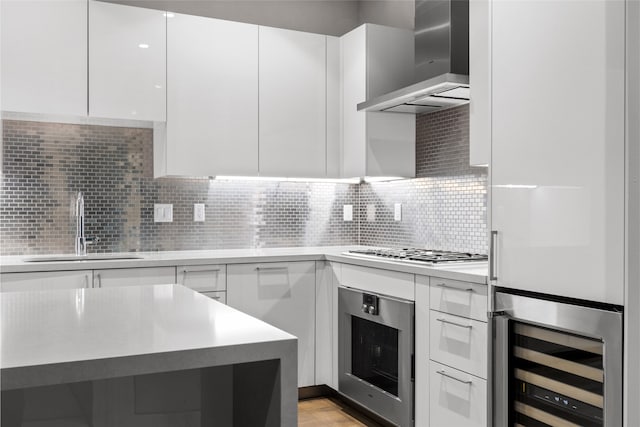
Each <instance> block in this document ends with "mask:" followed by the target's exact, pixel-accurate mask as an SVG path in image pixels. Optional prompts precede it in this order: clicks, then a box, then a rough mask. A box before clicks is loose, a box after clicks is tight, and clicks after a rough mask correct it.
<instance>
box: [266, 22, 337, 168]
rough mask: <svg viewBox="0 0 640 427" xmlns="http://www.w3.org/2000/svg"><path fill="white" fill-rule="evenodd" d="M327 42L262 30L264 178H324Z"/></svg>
mask: <svg viewBox="0 0 640 427" xmlns="http://www.w3.org/2000/svg"><path fill="white" fill-rule="evenodd" d="M326 52H327V49H326V37H325V36H323V35H319V34H311V33H303V32H299V31H291V30H282V29H278V28H269V27H260V73H259V74H260V78H259V82H260V83H259V93H260V96H259V106H260V175H262V176H289V177H325V176H326V175H327V168H326V159H327V152H326V135H327V129H326V123H327V103H326V95H327V92H326V88H327V81H326Z"/></svg>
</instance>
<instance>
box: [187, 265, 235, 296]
mask: <svg viewBox="0 0 640 427" xmlns="http://www.w3.org/2000/svg"><path fill="white" fill-rule="evenodd" d="M176 283H178V284H179V285H182V286H186V287H187V288H190V289H193V290H194V291H198V292H220V291H226V290H227V266H226V265H188V266H186V265H179V266H178V267H177V271H176Z"/></svg>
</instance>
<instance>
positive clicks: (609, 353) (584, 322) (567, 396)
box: [492, 292, 623, 427]
mask: <svg viewBox="0 0 640 427" xmlns="http://www.w3.org/2000/svg"><path fill="white" fill-rule="evenodd" d="M493 319H494V322H493V330H494V349H493V350H494V354H493V367H492V369H493V378H494V382H493V387H494V390H493V392H494V401H493V425H494V426H495V427H507V426H523V427H537V426H548V425H552V426H568V427H570V426H587V427H591V426H606V427H619V426H621V425H622V390H623V384H622V380H623V376H622V354H623V353H622V348H623V346H622V344H623V343H622V337H623V335H622V332H623V331H622V320H623V319H622V308H621V307H618V306H606V307H605V306H604V305H603V307H592V306H584V305H577V304H574V303H573V301H571V302H569V301H560V302H558V301H553V300H545V299H539V298H533V297H531V296H528V295H526V296H525V295H515V294H511V293H506V292H496V293H495V312H494V314H493Z"/></svg>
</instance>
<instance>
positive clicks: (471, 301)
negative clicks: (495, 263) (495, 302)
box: [430, 277, 487, 322]
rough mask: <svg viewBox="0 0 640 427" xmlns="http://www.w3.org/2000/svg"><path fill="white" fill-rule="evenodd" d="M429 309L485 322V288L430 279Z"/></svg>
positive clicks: (453, 281)
mask: <svg viewBox="0 0 640 427" xmlns="http://www.w3.org/2000/svg"><path fill="white" fill-rule="evenodd" d="M430 283H431V294H430V301H431V302H430V304H431V308H432V309H434V310H438V311H444V312H445V313H450V314H455V315H458V316H465V317H471V318H472V319H476V320H479V321H481V322H486V321H487V286H486V285H478V284H476V283H469V282H460V281H458V280H450V279H439V278H437V277H432V278H431V279H430Z"/></svg>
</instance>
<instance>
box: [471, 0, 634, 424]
mask: <svg viewBox="0 0 640 427" xmlns="http://www.w3.org/2000/svg"><path fill="white" fill-rule="evenodd" d="M470 2H471V4H470V24H471V25H470V28H471V29H472V31H471V32H470V34H471V37H472V39H471V43H470V74H471V75H470V79H471V108H470V135H471V145H472V147H471V148H472V150H471V153H472V163H473V164H482V163H490V174H489V177H490V184H491V188H490V222H491V224H490V229H491V230H493V231H494V233H493V234H492V246H493V247H494V250H493V251H492V256H491V259H490V261H491V264H492V267H493V268H492V270H493V271H492V273H494V277H492V280H491V286H501V287H506V288H513V289H522V290H528V291H535V292H540V293H545V294H551V295H560V296H564V297H572V298H578V299H583V300H589V301H596V302H604V303H612V304H617V305H624V306H625V307H624V310H625V311H624V318H625V338H624V340H625V342H624V346H625V355H624V364H625V365H624V372H625V377H624V381H623V382H624V387H625V390H624V395H625V402H624V405H623V406H624V412H625V413H624V419H625V423H624V425H625V426H635V425H638V423H639V422H640V409H639V407H638V401H639V399H640V386H639V384H640V368H639V366H638V363H637V360H638V357H640V332H638V328H637V325H638V322H640V283H639V281H640V272H639V267H638V264H639V261H640V250H639V246H640V244H639V240H640V238H639V236H640V219H639V217H640V191H639V183H638V181H639V179H640V178H639V164H640V147H639V145H640V120H639V119H638V118H639V117H640V84H639V81H640V29H639V26H640V3H638V2H637V1H635V0H626V1H624V0H594V1H534V2H516V1H491V0H470ZM478 52H486V54H484V55H483V54H479V53H478ZM487 59H488V60H487ZM483 150H484V151H483ZM489 159H490V162H489V161H488V160H489Z"/></svg>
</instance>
